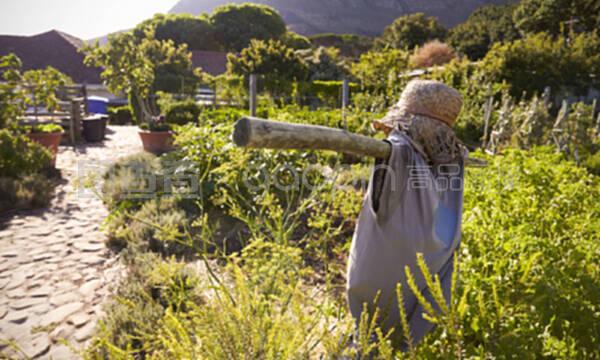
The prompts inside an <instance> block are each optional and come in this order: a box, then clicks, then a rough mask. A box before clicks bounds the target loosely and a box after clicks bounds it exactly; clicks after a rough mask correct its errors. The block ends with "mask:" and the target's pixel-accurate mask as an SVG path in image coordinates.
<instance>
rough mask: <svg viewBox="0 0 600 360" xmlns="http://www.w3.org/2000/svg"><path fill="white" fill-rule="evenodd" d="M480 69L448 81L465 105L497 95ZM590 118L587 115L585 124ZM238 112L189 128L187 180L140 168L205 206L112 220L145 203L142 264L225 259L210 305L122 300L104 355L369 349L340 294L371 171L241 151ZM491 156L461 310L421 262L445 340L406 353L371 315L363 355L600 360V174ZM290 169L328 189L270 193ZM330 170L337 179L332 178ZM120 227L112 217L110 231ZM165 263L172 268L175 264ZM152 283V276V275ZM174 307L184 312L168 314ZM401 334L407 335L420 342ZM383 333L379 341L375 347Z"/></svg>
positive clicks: (183, 169)
mask: <svg viewBox="0 0 600 360" xmlns="http://www.w3.org/2000/svg"><path fill="white" fill-rule="evenodd" d="M472 66H474V65H472V64H470V63H457V64H453V65H452V66H450V67H449V68H448V69H445V70H444V72H443V73H439V74H437V75H436V76H440V78H443V79H444V80H445V81H447V82H454V83H456V84H469V83H470V84H471V87H470V88H468V87H465V89H468V92H466V93H465V94H473V96H475V97H477V96H478V97H479V98H486V93H485V92H484V93H482V94H480V91H483V90H482V89H485V87H484V86H482V85H480V84H479V85H477V86H475V85H476V84H473V82H475V80H473V79H474V77H473V76H475V74H476V72H475V68H474V67H472ZM477 94H479V95H477ZM488 95H489V94H488ZM262 111H265V112H267V113H268V114H267V115H268V116H269V117H270V118H274V119H278V120H282V121H297V122H302V123H313V124H321V125H326V126H339V124H340V121H341V118H340V117H339V112H323V111H320V112H309V111H306V110H304V109H301V108H297V107H286V108H283V109H274V108H271V109H263V110H262ZM477 111H480V110H477ZM519 111H521V110H519ZM527 111H529V110H527V109H526V108H525V107H524V108H523V109H522V112H523V113H525V112H527ZM588 112H589V110H588V109H587V108H586V109H584V108H582V109H580V110H577V111H573V112H572V113H573V115H572V116H573V119H575V118H577V119H579V118H581V116H584V115H585V114H587V113H588ZM476 113H477V112H476V111H473V113H472V116H475V114H476ZM334 114H335V115H334ZM577 114H584V115H577ZM240 115H241V112H240V111H239V110H233V109H219V110H212V111H206V112H203V113H202V114H201V118H202V121H201V122H200V124H201V125H200V126H196V127H194V126H191V125H188V126H186V127H184V128H183V129H182V131H181V132H180V135H178V136H177V139H176V144H177V145H178V148H179V150H178V151H176V152H175V153H172V154H169V156H167V157H163V158H162V159H161V161H162V162H164V163H165V164H167V163H168V162H169V161H173V160H178V161H183V163H176V164H179V165H177V167H176V168H174V169H173V168H169V169H167V167H165V168H163V169H162V170H157V169H156V168H155V166H156V165H151V164H153V163H152V161H156V160H151V159H147V160H146V159H145V160H140V161H141V162H142V163H143V164H145V165H143V168H145V169H146V170H144V171H146V172H154V173H159V174H163V175H165V174H172V173H176V174H182V173H188V174H196V176H198V179H199V183H200V184H201V192H200V193H201V197H200V198H199V199H197V200H196V201H195V202H194V203H192V204H191V205H192V206H191V207H192V208H193V209H192V210H190V203H189V202H188V203H186V202H183V201H181V200H180V199H179V198H171V199H169V198H162V199H160V200H157V198H156V197H154V198H152V199H150V200H140V203H127V202H123V201H120V202H113V204H116V207H115V206H114V205H113V206H112V207H111V208H112V209H115V208H118V207H125V206H126V205H127V206H129V205H133V206H132V207H129V208H128V209H130V211H129V212H128V214H129V215H128V216H127V217H122V218H120V219H121V220H120V221H121V223H120V224H121V225H120V231H125V232H126V233H128V235H127V236H131V239H134V238H135V239H136V241H139V242H137V243H135V242H130V243H129V244H131V245H132V246H130V247H128V248H129V249H130V250H131V252H132V254H136V253H138V254H139V253H144V252H146V251H158V252H159V253H161V254H178V255H179V254H181V253H180V251H184V252H187V251H188V250H189V249H190V248H191V249H193V251H195V252H196V254H197V256H198V257H199V258H200V259H204V260H206V258H205V257H206V256H211V257H212V256H214V257H217V258H218V259H220V261H219V262H212V261H204V262H203V263H204V266H200V267H198V266H195V268H197V269H198V268H200V269H201V270H200V274H204V276H205V277H206V278H207V279H208V281H209V283H207V285H206V286H205V287H193V289H199V288H200V289H203V290H202V293H203V295H204V296H203V297H202V298H199V297H191V295H190V294H197V293H198V292H197V290H186V291H179V290H177V289H180V287H176V291H174V292H172V293H170V294H171V295H168V296H164V295H162V294H165V293H164V292H163V291H162V290H161V291H159V292H158V294H159V295H160V296H157V291H158V290H155V291H148V290H147V287H144V288H143V293H144V294H146V295H143V296H131V297H128V300H127V301H123V300H122V301H121V302H120V305H119V309H117V308H115V307H112V308H109V310H108V313H107V324H109V325H108V326H105V328H104V330H103V331H101V332H100V333H99V334H98V335H97V337H96V340H95V342H94V343H95V344H96V347H92V348H91V351H92V354H93V355H94V356H95V357H103V358H124V357H126V356H152V357H156V358H165V357H168V358H202V357H207V358H213V357H215V358H222V357H225V358H229V357H235V356H242V354H253V356H255V357H258V358H313V357H319V356H324V357H331V358H336V357H338V356H341V355H343V354H345V355H349V354H351V353H353V352H354V353H355V352H356V349H349V348H346V347H345V345H344V341H343V340H340V339H343V338H344V337H347V335H348V334H349V333H351V332H352V320H351V319H350V316H349V314H347V312H346V311H345V310H344V299H343V297H342V296H341V294H340V290H341V289H340V288H341V287H342V286H343V281H344V278H343V274H344V272H345V270H344V269H345V262H346V260H345V256H346V255H347V251H348V246H349V242H350V240H351V237H352V233H353V230H354V227H355V219H356V217H357V215H358V212H359V211H360V208H361V206H362V199H363V195H364V193H363V189H364V185H365V183H366V177H367V175H368V172H369V168H368V166H367V165H368V164H366V163H362V164H357V165H354V166H352V167H349V168H342V169H340V168H339V167H336V166H335V165H336V160H335V158H334V156H328V155H326V154H323V155H320V154H310V153H304V154H303V153H300V152H295V151H291V152H273V151H252V150H245V149H239V148H236V147H233V146H232V145H231V144H230V141H229V139H228V136H229V134H230V133H231V125H232V124H233V122H234V121H235V120H237V118H238V117H239V116H240ZM369 116H375V115H374V114H370V115H369ZM469 116H471V115H469ZM515 116H520V115H518V114H515ZM585 116H587V115H585ZM590 118H591V117H590ZM586 119H587V118H586ZM348 120H349V123H348V125H349V127H350V126H351V127H352V128H351V131H355V132H361V133H368V130H366V129H367V128H368V124H369V123H370V121H371V119H370V118H369V117H366V116H365V114H361V113H357V114H351V116H350V117H349V119H348ZM580 121H583V120H580ZM585 121H587V120H585ZM476 156H479V157H481V156H484V155H482V154H476ZM487 160H488V161H489V162H490V165H489V166H488V167H487V168H485V169H473V170H468V172H467V176H466V192H465V203H464V216H463V244H462V246H461V250H460V253H459V254H457V258H458V259H459V260H458V264H459V265H458V266H459V268H458V269H457V270H456V271H455V274H457V275H459V277H458V280H459V281H457V279H455V281H453V289H454V290H453V292H454V295H453V300H452V303H451V304H449V305H448V306H445V305H443V304H442V302H441V301H440V291H439V289H437V287H438V285H437V280H436V279H435V277H431V276H430V274H428V270H427V267H426V264H425V263H424V262H423V261H421V263H420V269H421V272H422V273H423V274H424V277H425V278H426V280H427V283H428V287H429V288H430V289H431V291H432V295H433V300H425V298H423V297H422V299H421V301H423V302H427V301H435V302H436V303H437V304H433V303H430V304H429V305H430V306H425V308H426V309H428V310H427V316H428V319H430V320H431V321H434V322H435V323H436V324H437V328H436V330H435V331H434V332H432V333H431V334H429V335H428V336H427V337H426V338H425V339H424V341H423V342H422V343H420V344H419V345H418V346H414V347H412V348H409V353H407V354H402V353H399V352H397V350H396V349H394V347H393V346H394V345H397V344H396V343H394V342H392V340H394V339H395V337H394V336H391V337H388V336H387V335H386V336H384V335H383V334H381V331H380V330H379V329H377V327H376V324H375V322H373V321H372V319H364V320H361V322H360V323H361V327H360V331H359V337H358V339H357V342H358V344H359V345H358V349H359V350H360V351H361V352H362V353H363V355H365V354H369V353H370V354H373V355H374V356H380V357H383V358H391V357H392V356H398V357H401V358H402V357H403V356H407V357H412V358H450V357H469V358H471V357H477V356H479V357H482V358H506V357H511V356H512V355H513V354H515V353H518V354H524V355H523V356H525V357H526V358H531V359H534V358H540V357H545V356H548V357H556V358H563V357H568V358H590V357H595V356H598V355H599V354H597V346H596V345H597V343H596V342H597V335H596V334H598V333H599V329H597V327H598V324H600V322H599V321H598V319H597V316H596V315H595V309H596V307H597V306H598V301H597V300H596V299H600V294H598V288H599V286H598V284H599V283H600V277H599V276H598V272H597V271H596V270H595V267H594V265H595V264H596V263H597V262H598V242H597V241H596V239H597V238H598V236H599V235H600V224H599V223H598V219H599V218H600V217H599V216H598V215H599V212H600V209H599V208H598V205H597V204H596V201H595V199H596V198H597V197H598V196H600V193H598V192H599V191H600V186H599V185H600V184H599V183H598V179H597V178H595V177H593V176H591V175H589V174H588V173H587V172H586V171H585V170H584V169H582V168H579V167H577V166H576V165H575V164H574V163H572V162H568V161H565V160H564V158H563V157H562V156H561V155H557V154H555V153H554V152H552V151H550V150H548V149H545V148H535V147H534V148H533V149H532V150H530V151H516V150H506V151H505V152H504V153H503V155H500V156H497V157H494V158H491V157H490V158H488V159H487ZM129 162H131V160H129ZM283 165H285V166H286V167H287V169H293V170H294V171H303V170H304V169H306V168H307V167H310V166H316V169H317V171H315V174H314V175H311V177H310V182H311V183H313V184H316V185H317V186H316V187H313V188H312V189H308V188H307V187H304V188H302V187H299V188H298V187H292V188H291V189H288V190H287V191H286V190H282V189H281V188H278V187H276V186H273V182H271V184H270V186H260V185H261V184H265V182H267V179H268V178H269V177H271V176H273V175H274V174H279V175H278V176H279V177H278V181H279V182H280V184H283V185H287V184H291V183H293V182H294V180H293V176H292V175H291V173H292V172H288V171H286V172H283V173H282V172H281V169H283V167H282V166H283ZM328 166H330V167H332V168H333V170H331V169H329V170H325V169H326V168H327V167H328ZM126 172H127V171H126V170H125V168H124V163H121V164H119V165H118V166H117V167H116V169H113V174H121V175H119V176H120V177H121V179H126V178H127V176H126V175H125V174H126ZM265 174H266V176H265ZM322 174H326V175H325V176H323V175H322ZM137 178H140V177H139V176H138V177H137ZM332 178H333V179H332ZM248 179H250V182H248ZM330 180H331V181H330ZM111 181H114V180H111ZM127 181H129V180H127ZM136 186H141V185H139V183H138V182H135V181H134V182H133V183H132V187H134V188H135V187H136ZM105 187H106V185H105ZM183 190H184V191H185V189H183ZM160 193H161V190H160V189H159V190H157V191H156V194H157V195H160ZM113 194H114V193H113ZM177 194H179V195H183V194H185V193H184V192H177ZM113 197H114V196H113ZM132 209H133V210H132ZM111 216H113V215H111ZM232 218H233V219H236V220H237V222H231V220H230V219H232ZM116 219H117V217H112V218H111V219H109V224H110V223H111V222H114V221H115V220H116ZM240 224H241V225H240ZM532 224H535V226H532ZM225 225H228V226H229V228H228V229H229V230H230V231H232V232H235V231H238V233H239V232H241V233H242V234H241V237H242V238H243V241H244V242H243V244H244V245H245V246H244V247H243V249H240V250H241V251H240V252H239V253H237V252H236V253H235V254H234V255H232V256H229V257H220V256H219V254H220V253H219V252H218V251H214V248H213V251H207V250H206V249H207V248H206V247H207V244H216V243H218V240H217V237H219V236H222V235H219V233H220V232H221V231H222V230H223V229H224V226H225ZM220 226H221V228H220V229H219V227H220ZM199 232H200V233H199ZM134 244H141V245H142V246H134ZM150 244H154V245H153V246H154V247H153V248H152V249H151V247H150ZM179 246H181V247H180V248H177V247H179ZM211 247H212V246H211ZM227 250H230V248H229V247H228V248H227ZM134 256H135V255H134ZM159 264H162V265H161V266H160V267H161V268H162V269H163V270H164V269H165V267H169V268H171V266H172V265H173V263H172V261H170V262H163V263H159ZM217 264H221V265H223V266H220V265H217ZM207 266H208V267H207ZM306 266H310V267H311V269H310V270H308V269H306ZM153 268H159V266H157V265H156V264H155V265H153ZM161 271H162V270H161ZM144 276H145V277H141V279H145V278H146V277H147V276H148V275H144ZM411 276H420V275H419V274H411ZM411 276H409V278H410V277H411ZM150 279H156V276H152V277H148V280H141V281H140V280H135V281H133V280H132V281H128V282H124V283H123V285H122V286H123V287H126V286H131V287H133V286H134V285H133V284H136V283H137V284H140V283H141V284H156V282H152V280H150ZM160 279H161V280H160V283H161V284H163V283H164V282H166V283H167V284H170V283H171V282H170V280H165V279H170V277H169V278H166V277H160ZM175 283H178V282H175ZM309 284H310V285H309ZM413 285H414V284H413ZM136 286H137V285H136ZM144 286H146V285H144ZM153 286H154V285H153ZM408 287H409V288H410V287H411V283H410V282H409V284H408ZM412 287H414V286H412ZM158 288H159V289H172V288H173V285H161V286H158ZM138 289H139V287H138ZM413 290H415V289H413ZM416 290H418V291H419V294H420V289H416ZM411 291H412V290H411ZM148 294H149V296H148ZM186 295H187V296H189V297H188V298H186V300H185V301H180V300H181V299H184V298H185V296H186ZM121 299H122V298H121ZM156 299H161V300H156ZM172 303H177V304H179V305H177V306H172V305H171V306H169V305H167V306H165V305H164V304H172ZM425 305H427V304H425ZM434 305H437V306H434ZM184 309H185V310H184ZM119 319H122V320H119ZM120 321H122V322H120ZM110 324H112V325H110ZM399 327H400V328H401V324H399ZM400 328H399V330H398V331H399V333H398V334H403V335H401V336H403V337H404V338H405V339H408V338H409V336H407V335H406V331H404V332H402V331H401V329H400ZM332 329H334V330H332ZM378 333H379V336H378V340H377V341H375V342H369V339H370V338H373V335H374V334H378ZM375 354H377V355H375ZM459 354H460V356H459Z"/></svg>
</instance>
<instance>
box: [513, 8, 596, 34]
mask: <svg viewBox="0 0 600 360" xmlns="http://www.w3.org/2000/svg"><path fill="white" fill-rule="evenodd" d="M599 14H600V3H598V1H595V0H523V1H521V2H519V4H518V5H517V7H516V9H515V13H514V21H515V24H516V26H517V27H518V28H519V30H521V31H522V32H524V33H538V32H547V33H550V34H553V35H558V34H565V33H566V31H567V30H569V29H575V30H576V31H582V32H585V31H596V30H598V28H599V27H600V15H599ZM569 21H571V22H573V23H572V24H571V23H568V22H569Z"/></svg>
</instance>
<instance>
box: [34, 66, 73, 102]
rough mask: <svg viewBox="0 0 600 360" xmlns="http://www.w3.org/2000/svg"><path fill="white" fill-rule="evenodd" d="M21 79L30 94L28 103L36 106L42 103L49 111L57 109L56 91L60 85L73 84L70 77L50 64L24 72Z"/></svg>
mask: <svg viewBox="0 0 600 360" xmlns="http://www.w3.org/2000/svg"><path fill="white" fill-rule="evenodd" d="M23 81H24V85H25V86H26V87H27V91H28V93H30V94H31V96H32V97H31V98H30V99H29V103H30V104H31V105H33V106H36V107H37V106H39V105H43V106H45V107H46V109H48V110H49V111H55V110H58V109H59V106H58V100H59V98H58V93H57V92H58V90H59V89H60V87H63V86H66V85H71V84H73V80H71V78H69V77H68V76H67V75H65V74H63V73H61V72H60V71H58V70H56V69H55V68H53V67H52V66H48V67H47V68H45V69H40V70H28V71H26V72H24V73H23Z"/></svg>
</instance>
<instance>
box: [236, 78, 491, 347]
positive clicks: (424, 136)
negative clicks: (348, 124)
mask: <svg viewBox="0 0 600 360" xmlns="http://www.w3.org/2000/svg"><path fill="white" fill-rule="evenodd" d="M461 106H462V98H461V96H460V94H459V93H458V91H456V90H455V89H453V88H450V87H448V86H446V85H444V84H442V83H440V82H436V81H422V80H414V81H411V82H410V83H409V84H408V85H407V87H406V89H405V90H404V92H403V93H402V95H401V98H400V101H399V102H398V103H397V104H396V105H395V106H394V107H392V109H391V110H390V111H389V113H388V114H387V116H386V117H384V118H383V119H381V120H379V121H376V122H375V123H374V128H375V129H377V130H383V131H384V132H385V133H386V135H387V136H388V137H387V139H386V141H380V140H376V139H373V138H370V137H367V136H362V135H357V134H352V133H349V132H348V131H345V130H341V129H332V128H327V127H323V126H314V125H305V124H287V123H282V122H276V121H272V120H265V119H258V118H255V117H246V118H243V119H241V120H240V121H238V122H237V123H236V125H235V129H234V133H233V141H234V142H235V143H236V144H237V145H238V146H244V147H251V148H270V149H317V150H318V149H321V150H334V151H338V152H340V153H353V154H357V155H360V156H371V157H374V158H375V159H376V162H375V168H374V170H373V173H372V175H371V181H370V182H369V187H368V192H367V194H366V197H365V200H364V203H363V207H362V210H361V212H360V216H359V219H358V224H357V226H356V230H355V234H354V237H353V240H352V248H351V251H350V258H349V264H348V283H347V295H348V301H349V305H350V310H351V312H352V315H353V316H354V318H355V319H356V321H357V323H358V321H359V320H360V318H361V316H362V313H363V309H365V306H366V308H367V309H368V311H369V312H373V311H374V308H375V307H379V308H380V309H381V310H382V311H381V313H382V314H385V316H384V317H381V318H380V319H379V325H380V326H381V327H382V329H383V330H384V331H385V332H387V330H390V329H392V328H394V327H396V326H398V325H399V324H400V318H399V309H398V302H397V299H396V286H397V284H399V283H400V284H401V285H402V295H403V298H404V304H403V306H404V310H405V313H406V314H407V317H408V319H407V321H408V324H409V326H410V332H411V336H412V339H413V341H414V343H415V344H416V343H417V342H418V341H420V340H421V339H422V338H423V336H424V335H425V334H426V333H427V332H428V331H430V330H431V329H432V328H433V324H431V323H429V322H428V321H426V320H425V319H424V318H423V316H422V314H423V309H422V307H421V306H420V305H419V303H418V301H417V299H416V297H415V296H414V294H413V293H412V292H411V290H410V289H409V287H408V286H407V285H406V273H405V267H408V268H409V270H410V271H411V273H412V274H413V276H414V277H415V281H416V284H417V286H418V287H419V289H420V290H421V291H422V293H423V295H424V296H425V298H426V299H427V300H428V301H429V302H430V303H432V304H435V302H434V301H433V300H432V297H431V296H430V294H428V292H427V291H428V290H427V288H426V284H425V279H424V278H423V276H422V274H421V272H420V270H419V269H418V268H417V254H418V253H421V254H423V257H424V260H425V262H426V263H427V265H428V267H429V270H430V272H431V273H432V274H436V275H438V276H439V279H440V282H441V285H442V290H443V293H444V297H445V300H446V302H449V301H450V282H451V278H452V272H453V269H454V268H453V263H454V253H455V251H456V250H457V248H458V245H459V243H460V235H461V231H460V228H461V213H462V202H463V173H464V167H465V165H467V166H475V167H482V166H486V163H485V161H482V160H478V159H471V158H468V152H467V150H466V148H465V146H464V145H463V144H462V143H461V141H460V140H459V139H458V138H457V137H456V135H455V133H454V131H453V130H452V125H453V124H454V122H455V120H456V118H457V116H458V114H459V112H460V109H461ZM376 299H378V302H377V303H374V301H375V300H376Z"/></svg>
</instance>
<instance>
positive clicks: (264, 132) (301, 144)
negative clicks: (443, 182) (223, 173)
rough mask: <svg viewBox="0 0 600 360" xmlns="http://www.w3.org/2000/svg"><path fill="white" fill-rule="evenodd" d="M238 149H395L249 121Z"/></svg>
mask: <svg viewBox="0 0 600 360" xmlns="http://www.w3.org/2000/svg"><path fill="white" fill-rule="evenodd" d="M233 142H234V143H235V144H236V145H237V146H242V147H248V148H266V149H296V150H331V151H336V152H341V153H350V154H356V155H359V156H369V157H374V158H378V159H387V158H388V157H389V155H390V153H391V145H390V144H389V143H388V142H385V141H382V140H376V139H373V138H370V137H368V136H363V135H358V134H353V133H350V132H347V131H344V130H341V129H334V128H329V127H325V126H317V125H304V124H290V123H284V122H278V121H272V120H265V119H259V118H255V117H245V118H242V119H240V120H239V121H238V122H237V123H236V124H235V127H234V130H233ZM465 165H467V166H474V167H483V166H486V165H487V163H486V162H485V161H482V160H478V159H472V158H468V159H467V162H466V164H465Z"/></svg>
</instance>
